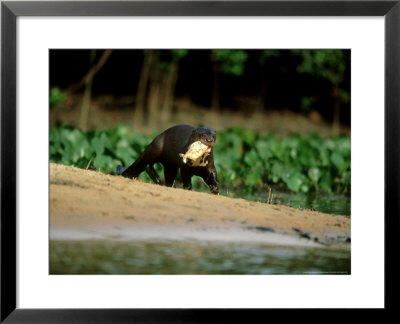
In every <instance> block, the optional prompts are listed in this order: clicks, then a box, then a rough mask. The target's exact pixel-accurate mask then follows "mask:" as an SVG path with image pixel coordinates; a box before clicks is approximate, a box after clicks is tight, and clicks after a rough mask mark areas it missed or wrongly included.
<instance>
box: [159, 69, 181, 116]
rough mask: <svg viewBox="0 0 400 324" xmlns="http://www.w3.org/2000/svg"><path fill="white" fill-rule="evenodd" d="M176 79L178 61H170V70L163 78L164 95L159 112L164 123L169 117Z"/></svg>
mask: <svg viewBox="0 0 400 324" xmlns="http://www.w3.org/2000/svg"><path fill="white" fill-rule="evenodd" d="M177 79H178V62H177V61H173V62H171V66H170V70H169V71H168V75H167V77H166V79H165V96H164V101H163V107H162V112H161V121H162V123H166V122H167V121H169V120H170V119H171V114H172V108H173V105H174V98H175V86H176V82H177Z"/></svg>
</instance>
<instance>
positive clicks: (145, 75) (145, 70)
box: [133, 50, 154, 127]
mask: <svg viewBox="0 0 400 324" xmlns="http://www.w3.org/2000/svg"><path fill="white" fill-rule="evenodd" d="M153 53H154V51H153V50H145V51H144V58H143V64H142V70H141V72H140V79H139V84H138V88H137V92H136V104H135V110H134V114H133V126H134V127H137V126H138V125H141V124H143V123H144V121H145V116H146V106H145V100H146V90H147V85H148V83H149V76H150V69H151V65H152V61H153Z"/></svg>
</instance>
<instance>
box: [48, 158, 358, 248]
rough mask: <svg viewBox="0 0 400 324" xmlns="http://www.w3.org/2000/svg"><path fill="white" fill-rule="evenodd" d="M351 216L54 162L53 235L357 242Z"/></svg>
mask: <svg viewBox="0 0 400 324" xmlns="http://www.w3.org/2000/svg"><path fill="white" fill-rule="evenodd" d="M350 222H351V220H350V218H347V217H342V216H334V215H328V214H324V213H319V212H315V211H310V210H298V209H294V208H290V207H286V206H280V205H268V204H265V203H258V202H249V201H246V200H244V199H233V198H228V197H224V196H214V195H211V194H208V193H200V192H195V191H187V190H183V189H178V188H167V187H164V186H158V185H153V184H148V183H143V182H140V181H137V180H129V179H126V178H122V177H118V176H111V175H105V174H102V173H99V172H95V171H87V170H82V169H78V168H75V167H69V166H64V165H58V164H54V163H51V164H50V238H51V239H62V240H65V239H114V240H135V239H136V240H157V239H171V240H209V241H223V242H230V241H231V242H235V241H249V242H258V243H266V244H279V245H306V246H333V247H336V246H340V247H344V248H350V240H351V239H350V237H351V234H350Z"/></svg>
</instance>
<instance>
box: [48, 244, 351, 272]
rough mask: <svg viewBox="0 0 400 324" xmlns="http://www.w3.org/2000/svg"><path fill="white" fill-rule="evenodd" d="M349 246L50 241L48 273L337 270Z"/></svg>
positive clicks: (347, 268) (346, 263) (345, 263)
mask: <svg viewBox="0 0 400 324" xmlns="http://www.w3.org/2000/svg"><path fill="white" fill-rule="evenodd" d="M350 272H351V265H350V251H349V250H348V249H333V248H324V247H304V246H302V247H300V246H299V247H296V246H279V245H268V244H253V243H243V242H242V243H238V244H234V243H226V242H225V243H224V242H218V243H216V242H201V241H194V242H193V241H188V240H186V241H173V240H165V241H162V240H161V241H148V240H145V241H122V242H119V241H112V240H78V241H70V240H68V241H62V240H54V241H51V242H50V274H260V275H261V274H264V275H265V274H297V275H298V274H302V275H309V274H321V275H323V274H331V275H332V274H337V275H348V274H350Z"/></svg>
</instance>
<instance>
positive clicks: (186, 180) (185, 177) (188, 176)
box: [181, 169, 193, 190]
mask: <svg viewBox="0 0 400 324" xmlns="http://www.w3.org/2000/svg"><path fill="white" fill-rule="evenodd" d="M192 175H193V174H192V173H191V172H189V171H187V170H185V169H183V170H182V169H181V176H182V182H183V189H186V190H192Z"/></svg>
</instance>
